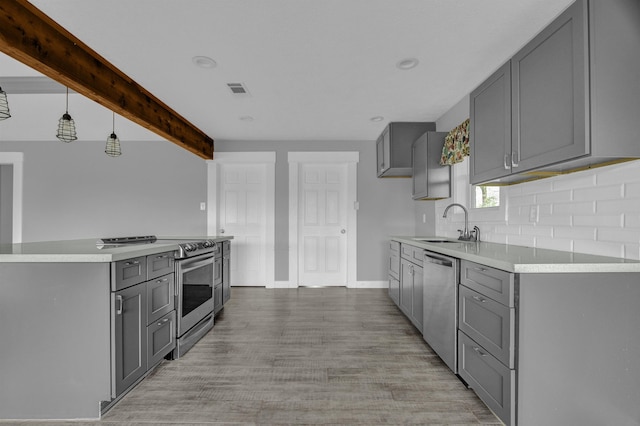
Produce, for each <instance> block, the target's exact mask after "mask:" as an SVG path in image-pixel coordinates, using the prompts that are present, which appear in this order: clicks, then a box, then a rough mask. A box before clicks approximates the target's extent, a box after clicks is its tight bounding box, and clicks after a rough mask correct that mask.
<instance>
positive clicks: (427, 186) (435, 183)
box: [411, 132, 451, 200]
mask: <svg viewBox="0 0 640 426" xmlns="http://www.w3.org/2000/svg"><path fill="white" fill-rule="evenodd" d="M446 136H447V133H446V132H426V133H424V134H423V135H422V136H420V137H419V138H418V139H416V141H415V142H414V143H413V145H412V147H411V159H412V169H413V199H414V200H437V199H441V198H448V197H450V196H451V167H450V166H442V165H440V158H441V156H442V146H443V145H444V138H445V137H446Z"/></svg>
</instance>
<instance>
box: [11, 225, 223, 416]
mask: <svg viewBox="0 0 640 426" xmlns="http://www.w3.org/2000/svg"><path fill="white" fill-rule="evenodd" d="M175 238H178V237H175ZM191 238H194V239H195V238H199V239H207V240H208V241H213V242H216V243H217V242H224V241H227V240H230V239H232V238H233V237H230V236H225V237H217V236H212V237H206V236H205V237H191ZM177 243H178V241H177V240H176V241H175V242H172V241H170V240H164V239H163V240H158V241H157V242H155V243H154V244H142V245H120V246H104V247H100V246H99V245H97V244H96V240H95V239H86V240H71V241H52V242H32V243H22V244H11V245H2V246H0V291H1V293H0V294H1V296H0V341H2V350H1V354H2V355H1V356H0V359H1V362H0V419H97V418H100V415H101V413H102V412H103V411H104V410H105V408H108V407H109V406H110V403H113V402H114V401H115V400H117V398H118V397H119V396H121V395H122V394H123V392H124V391H126V390H128V388H131V387H132V386H134V385H135V384H137V383H138V382H139V381H140V380H142V378H144V376H145V374H146V373H147V372H148V371H151V369H152V368H153V367H155V366H156V365H157V364H158V363H159V362H160V361H162V358H163V357H164V356H165V355H167V354H168V353H169V352H171V350H172V349H173V348H174V347H175V341H176V334H175V333H176V331H175V330H176V328H175V322H176V319H175V315H176V313H175V311H174V310H173V308H174V300H173V288H174V287H173V283H174V270H173V254H174V252H175V251H176V250H177V249H178V248H179V246H178V244H177ZM138 259H140V260H142V262H140V261H139V260H138ZM129 260H131V262H129ZM128 263H131V265H129V267H130V269H129V270H131V271H138V272H136V273H139V274H140V277H134V276H133V275H132V274H130V273H129V272H127V269H126V268H128V267H127V264H128ZM158 265H161V266H158ZM120 266H122V267H124V268H125V269H122V268H120ZM119 275H122V277H119ZM118 277H119V278H118ZM128 279H131V280H132V282H131V285H130V286H129V285H127V284H124V285H123V288H124V287H127V288H126V289H125V290H123V291H122V293H121V292H116V291H114V289H115V283H116V281H118V282H122V280H125V281H126V280H128ZM134 279H136V280H137V281H135V282H134V281H133V280H134ZM137 288H140V289H141V290H140V291H138V293H139V296H140V297H132V298H130V299H126V297H125V298H120V299H119V297H120V294H123V295H125V296H126V293H124V292H126V291H129V292H131V291H132V289H137ZM127 300H129V301H130V302H127ZM147 300H148V303H147ZM118 302H120V304H119V305H118ZM126 303H130V304H131V308H132V310H130V312H133V314H128V316H124V315H120V314H122V312H123V306H125V304H126ZM154 303H155V304H157V305H158V306H160V305H162V306H160V308H159V309H155V308H154ZM147 307H149V308H148V309H147ZM128 308H129V307H127V309H128ZM135 309H139V310H138V311H136V310H135ZM141 312H143V313H144V314H142V313H141ZM120 317H122V318H120ZM147 317H148V318H149V319H148V320H147ZM124 318H127V319H124ZM123 320H124V321H130V322H134V323H135V322H139V323H140V324H139V326H140V327H139V328H135V329H134V330H133V332H132V333H130V334H126V333H125V335H124V336H123V335H120V336H118V327H120V328H122V321H123ZM119 322H120V323H119ZM118 339H120V340H119V341H118ZM136 339H139V341H140V345H139V346H137V344H138V342H137V340H136ZM159 339H160V340H159ZM147 343H149V345H148V353H147ZM122 344H126V345H129V346H132V347H133V352H131V353H132V354H133V355H132V357H131V358H130V359H124V360H122V359H121V358H122V356H121V355H118V354H121V352H122V351H120V350H119V349H118V351H117V350H116V349H117V348H118V345H122ZM154 351H155V352H154ZM119 356H120V359H119V360H118V359H117V358H118V357H119ZM138 362H139V364H140V366H138V365H136V363H138ZM138 367H144V368H142V369H141V368H138ZM123 368H124V373H123V372H122V371H120V372H119V371H118V369H120V370H122V369H123ZM127 369H128V370H131V372H133V370H140V371H135V377H134V376H133V375H130V374H129V372H128V371H127ZM118 374H122V375H126V376H128V377H125V381H124V382H123V381H122V380H118V377H117V375H118ZM127 380H128V381H127ZM122 383H124V384H122ZM125 393H126V392H125Z"/></svg>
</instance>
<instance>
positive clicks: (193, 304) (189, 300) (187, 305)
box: [182, 262, 213, 317]
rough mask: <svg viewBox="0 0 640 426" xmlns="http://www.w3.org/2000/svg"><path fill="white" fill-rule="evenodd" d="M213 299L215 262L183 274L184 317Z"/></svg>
mask: <svg viewBox="0 0 640 426" xmlns="http://www.w3.org/2000/svg"><path fill="white" fill-rule="evenodd" d="M212 298H213V262H211V263H207V264H206V265H204V266H201V267H200V268H197V269H194V270H192V271H189V272H185V273H183V274H182V316H183V317H186V316H187V315H188V314H189V312H191V311H193V310H194V309H196V308H198V307H199V306H200V305H202V304H203V303H205V302H207V301H209V300H211V299H212Z"/></svg>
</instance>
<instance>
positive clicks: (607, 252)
mask: <svg viewBox="0 0 640 426" xmlns="http://www.w3.org/2000/svg"><path fill="white" fill-rule="evenodd" d="M639 166H640V162H638V161H632V162H627V163H622V164H618V165H613V166H607V167H598V168H594V169H590V170H585V171H582V172H577V173H571V174H567V175H561V176H556V177H553V178H548V179H541V180H537V181H533V182H527V183H522V184H518V185H513V186H509V187H503V188H502V189H501V190H502V191H504V198H505V202H506V208H507V214H506V220H505V216H504V215H502V217H501V216H500V214H496V215H495V217H493V216H492V215H491V214H488V215H476V216H475V217H474V218H475V219H476V220H475V221H471V223H470V226H474V225H478V226H479V227H480V229H481V230H482V240H484V241H490V242H497V243H503V244H505V243H508V244H516V245H524V246H534V247H540V248H548V249H554V250H563V251H575V252H578V253H590V254H598V255H603V256H615V257H627V258H630V259H639V258H640V167H639ZM532 206H535V207H536V208H537V212H538V221H537V222H532V221H530V212H531V207H532ZM442 207H444V205H443V206H442ZM489 218H490V219H491V220H488V219H489ZM486 219H487V220H486ZM460 220H461V218H458V217H456V222H445V220H442V219H440V218H438V223H437V224H436V230H437V232H438V235H445V236H446V235H456V236H457V232H456V231H455V230H456V229H458V228H462V226H463V224H462V223H461V222H460Z"/></svg>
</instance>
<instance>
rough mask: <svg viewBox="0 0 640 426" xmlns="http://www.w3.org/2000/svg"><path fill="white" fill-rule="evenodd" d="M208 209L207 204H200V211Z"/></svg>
mask: <svg viewBox="0 0 640 426" xmlns="http://www.w3.org/2000/svg"><path fill="white" fill-rule="evenodd" d="M206 209H207V203H200V210H202V211H205V210H206Z"/></svg>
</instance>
